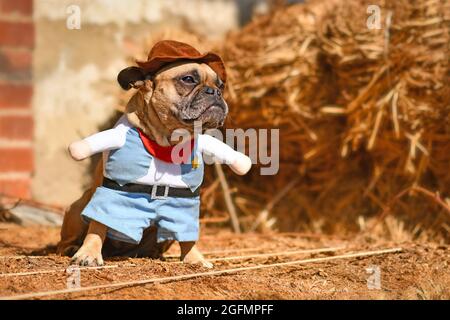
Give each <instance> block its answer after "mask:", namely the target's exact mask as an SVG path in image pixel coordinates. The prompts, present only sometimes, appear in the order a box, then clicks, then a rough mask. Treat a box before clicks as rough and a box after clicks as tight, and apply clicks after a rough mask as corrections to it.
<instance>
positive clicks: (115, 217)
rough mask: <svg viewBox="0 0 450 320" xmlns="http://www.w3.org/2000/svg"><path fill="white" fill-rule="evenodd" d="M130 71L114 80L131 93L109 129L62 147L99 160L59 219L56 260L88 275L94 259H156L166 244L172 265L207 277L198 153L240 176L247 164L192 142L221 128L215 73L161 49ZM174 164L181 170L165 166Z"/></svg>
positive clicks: (219, 70) (201, 59)
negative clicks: (175, 254) (198, 130)
mask: <svg viewBox="0 0 450 320" xmlns="http://www.w3.org/2000/svg"><path fill="white" fill-rule="evenodd" d="M138 65H139V67H128V68H126V69H124V70H122V71H121V72H120V73H119V75H118V82H119V84H120V85H121V87H122V88H124V89H126V90H128V89H131V88H136V89H137V91H136V93H135V94H134V95H133V96H132V98H131V99H130V101H129V102H128V104H127V106H126V112H125V114H124V115H123V116H122V117H121V119H120V120H119V122H118V123H117V125H116V126H115V127H114V128H113V129H110V130H106V131H104V132H100V133H97V134H95V135H93V136H91V137H88V138H86V139H83V140H81V141H77V142H74V143H72V144H71V145H70V146H69V152H70V154H71V156H72V157H73V158H74V159H75V160H83V159H85V158H87V157H89V156H91V155H92V154H94V153H97V152H103V158H104V159H103V162H102V163H100V164H99V165H98V167H97V170H96V174H95V179H94V184H93V187H92V188H90V189H89V190H88V191H86V192H85V193H84V194H83V196H82V197H81V198H80V199H78V200H77V201H76V202H75V203H74V204H72V206H70V208H69V209H68V211H67V213H66V215H65V219H64V223H63V227H62V230H61V241H60V243H59V244H58V249H57V251H58V252H59V253H61V254H72V253H73V252H74V251H76V253H75V254H74V256H73V259H72V263H74V264H79V265H83V266H97V265H103V254H104V255H106V256H109V255H126V256H148V257H160V256H161V255H162V253H163V252H164V251H165V250H167V248H168V247H169V246H170V244H171V243H172V242H173V241H175V240H176V241H178V242H179V244H180V249H181V256H180V260H181V261H183V262H184V263H190V264H200V265H202V266H204V267H207V268H211V267H212V264H211V263H210V262H208V261H207V260H206V259H205V258H204V257H203V255H202V254H201V253H200V251H199V250H198V249H197V247H196V241H197V240H198V210H199V201H200V200H199V195H198V192H199V187H200V184H201V182H202V179H203V160H202V152H206V153H208V154H210V155H213V156H214V157H215V158H216V159H218V160H220V161H222V162H224V163H226V164H228V165H229V166H230V168H231V169H232V170H233V171H234V172H235V173H237V174H240V175H242V174H245V173H246V172H248V170H249V169H250V167H251V160H250V158H248V157H247V156H246V155H244V154H242V153H240V152H236V151H234V150H233V149H232V148H230V147H229V146H227V145H226V144H224V143H222V142H221V141H219V140H217V139H215V138H213V137H211V136H208V135H203V134H200V135H197V136H195V123H198V122H200V123H201V124H202V127H203V129H213V128H218V127H220V126H222V125H223V123H224V121H225V118H226V116H227V113H228V106H227V104H226V102H225V100H224V99H223V96H222V92H223V90H224V86H225V82H226V72H225V67H224V65H223V62H222V60H221V58H220V57H219V56H218V55H216V54H214V53H206V54H203V55H202V54H200V53H199V52H198V51H197V50H196V49H194V48H192V47H191V46H189V45H187V44H184V43H181V42H177V41H168V40H165V41H161V42H159V43H157V44H155V46H154V47H153V49H152V50H151V51H150V54H149V57H148V59H147V61H144V62H138ZM180 129H181V131H183V132H184V133H183V135H178V140H176V141H174V139H173V135H174V133H175V132H178V131H180ZM186 133H187V134H188V135H189V136H190V135H191V134H194V139H187V138H186V139H184V138H185V137H186ZM180 146H181V147H182V148H179V149H178V150H181V153H180V152H179V151H177V152H175V153H174V149H176V148H177V147H180ZM174 154H176V155H180V159H179V160H181V162H176V163H175V162H173V161H172V160H173V159H172V158H173V155H174ZM169 155H170V158H169ZM160 187H161V188H162V189H163V190H161V191H162V194H160V193H159V191H160V189H159V188H160ZM86 223H88V227H87V224H86ZM81 242H82V245H81V247H79V245H80V243H81ZM102 251H103V254H102Z"/></svg>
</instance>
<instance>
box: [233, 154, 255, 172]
mask: <svg viewBox="0 0 450 320" xmlns="http://www.w3.org/2000/svg"><path fill="white" fill-rule="evenodd" d="M251 167H252V160H251V159H250V158H249V157H247V156H246V155H245V154H243V153H240V152H237V156H236V159H235V160H234V162H233V163H232V164H230V168H231V170H233V172H234V173H236V174H238V175H240V176H242V175H244V174H246V173H247V172H248V171H249V170H250V168H251Z"/></svg>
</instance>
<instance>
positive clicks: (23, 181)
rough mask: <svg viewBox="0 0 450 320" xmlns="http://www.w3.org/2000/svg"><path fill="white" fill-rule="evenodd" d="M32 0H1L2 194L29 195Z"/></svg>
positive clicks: (0, 187)
mask: <svg viewBox="0 0 450 320" xmlns="http://www.w3.org/2000/svg"><path fill="white" fill-rule="evenodd" d="M32 16H33V0H0V194H7V195H11V196H17V197H24V198H29V197H30V179H31V175H32V172H33V144H32V141H33V113H32V108H31V103H32V102H31V99H32V95H33V85H32V60H33V59H32V54H33V52H32V50H33V46H34V24H33V17H32Z"/></svg>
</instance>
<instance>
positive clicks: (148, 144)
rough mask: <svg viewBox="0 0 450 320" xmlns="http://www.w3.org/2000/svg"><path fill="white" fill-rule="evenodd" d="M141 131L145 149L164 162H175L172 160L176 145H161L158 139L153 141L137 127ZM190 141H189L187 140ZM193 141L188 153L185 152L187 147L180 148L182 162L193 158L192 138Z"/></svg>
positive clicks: (188, 161) (192, 143) (187, 161)
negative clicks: (157, 141)
mask: <svg viewBox="0 0 450 320" xmlns="http://www.w3.org/2000/svg"><path fill="white" fill-rule="evenodd" d="M137 130H138V132H139V137H140V138H141V140H142V143H143V144H144V147H145V149H146V150H147V151H148V153H150V154H151V155H152V156H154V157H155V158H158V159H160V160H162V161H164V162H169V163H174V162H173V161H172V150H173V148H174V147H175V146H167V147H165V146H160V145H159V144H157V143H156V141H153V140H152V139H150V138H149V137H147V136H146V135H145V133H144V132H142V131H141V130H140V129H137ZM186 143H189V142H186ZM190 143H191V147H190V148H189V152H186V154H184V149H185V148H183V147H182V148H180V154H179V155H180V157H181V159H183V160H182V163H190V162H191V161H190V158H191V152H192V150H193V149H194V139H191V141H190Z"/></svg>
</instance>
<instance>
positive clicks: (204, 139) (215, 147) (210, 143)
mask: <svg viewBox="0 0 450 320" xmlns="http://www.w3.org/2000/svg"><path fill="white" fill-rule="evenodd" d="M197 139H198V144H197V148H198V150H199V151H200V152H205V153H206V154H208V155H211V156H213V157H214V158H215V159H216V160H218V161H219V162H220V163H225V164H232V163H234V162H235V161H236V160H237V159H238V157H239V152H237V151H235V150H234V149H233V148H231V147H230V146H229V145H227V144H226V143H223V142H222V141H220V140H219V139H216V138H214V137H213V136H210V135H207V134H199V135H198V137H197Z"/></svg>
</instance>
